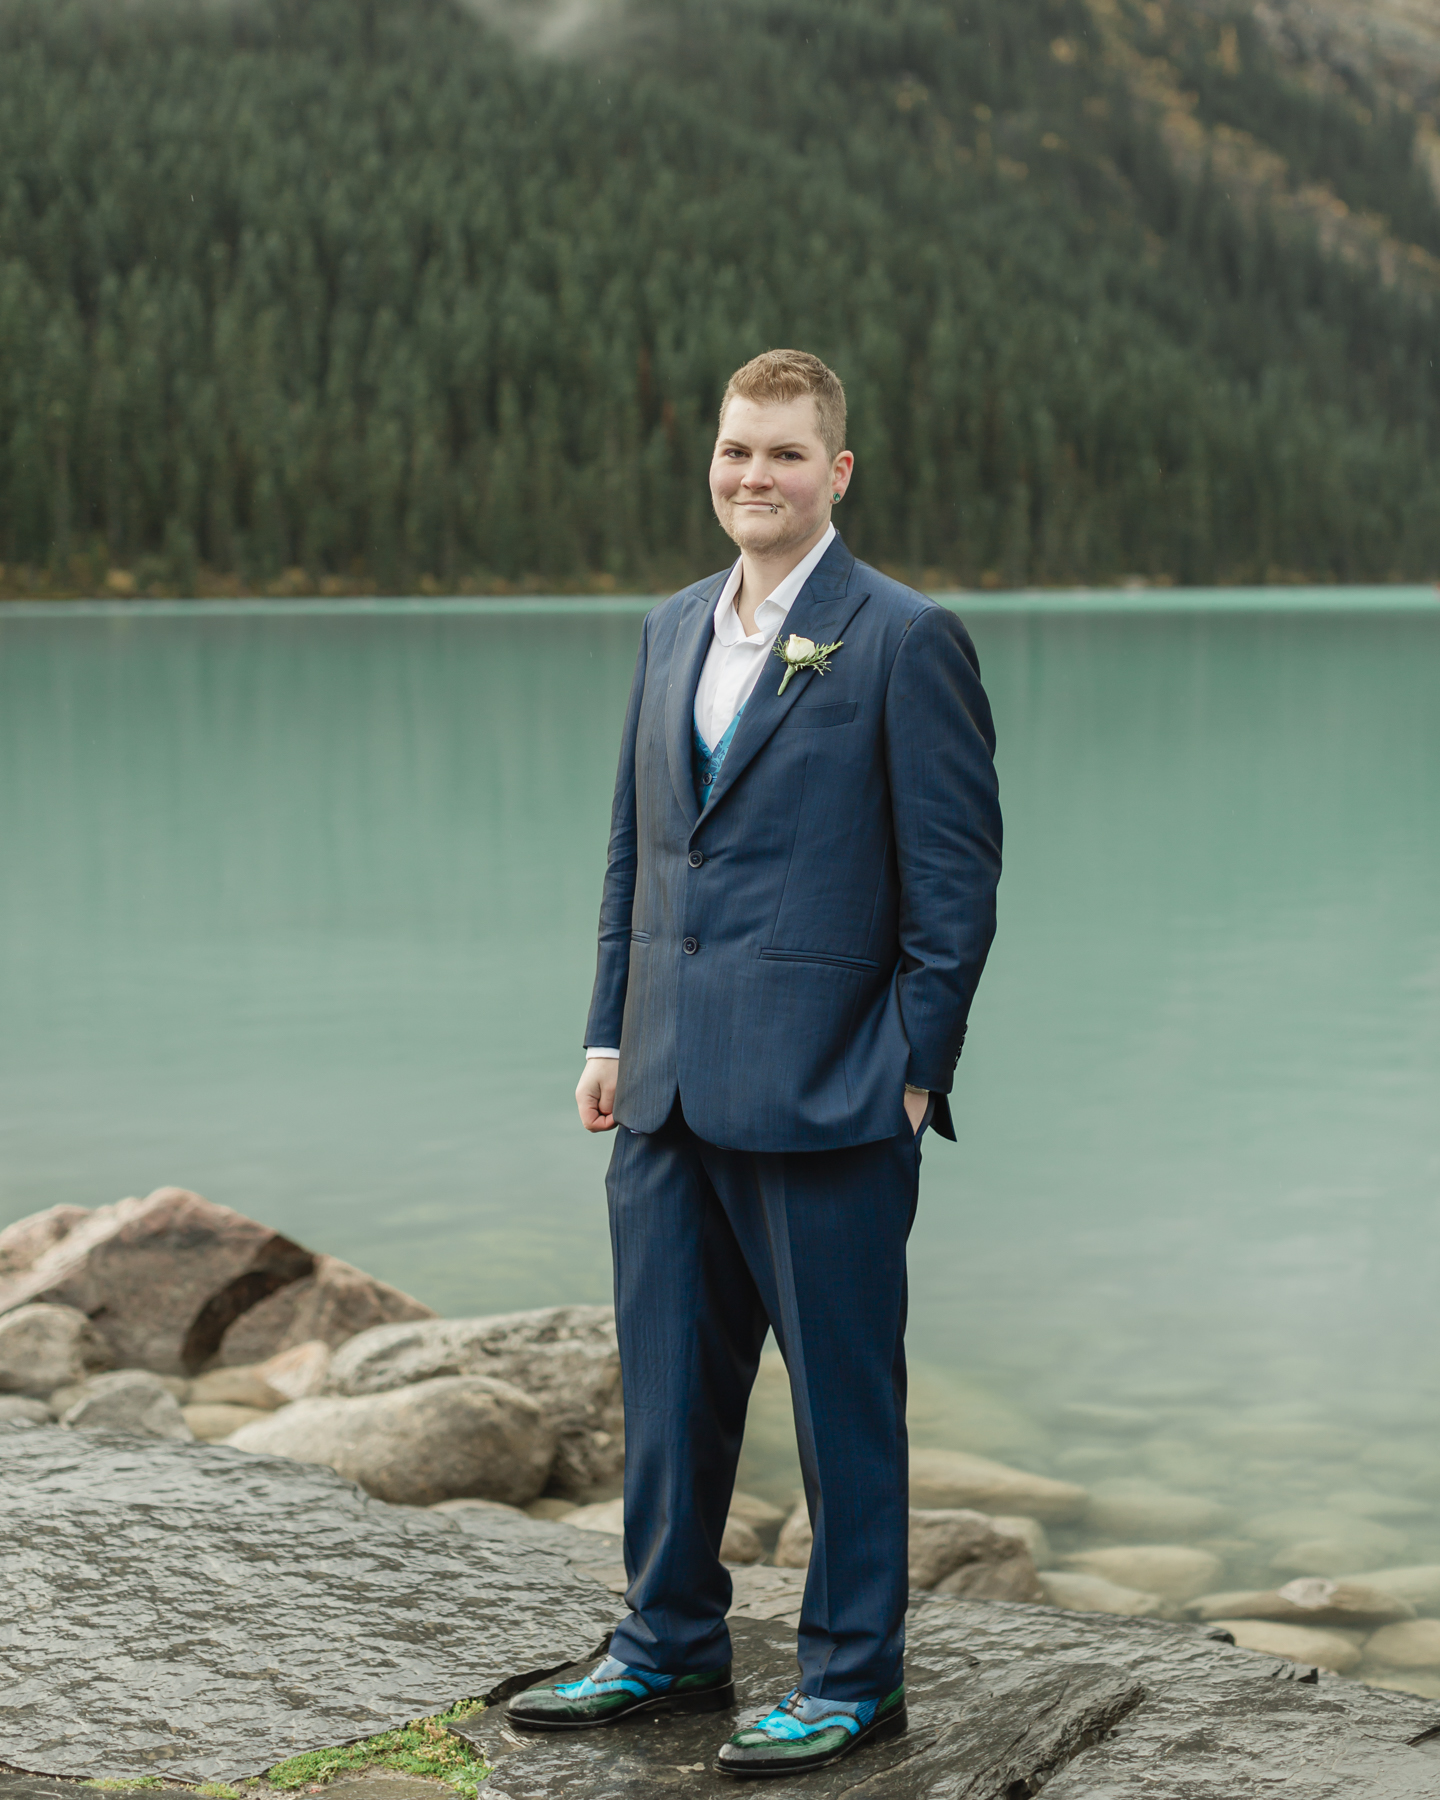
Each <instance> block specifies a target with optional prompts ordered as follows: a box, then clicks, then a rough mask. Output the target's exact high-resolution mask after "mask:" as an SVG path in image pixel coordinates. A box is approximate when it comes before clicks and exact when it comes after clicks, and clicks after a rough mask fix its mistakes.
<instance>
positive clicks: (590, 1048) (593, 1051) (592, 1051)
mask: <svg viewBox="0 0 1440 1800" xmlns="http://www.w3.org/2000/svg"><path fill="white" fill-rule="evenodd" d="M585 1056H586V1059H587V1060H588V1059H589V1058H590V1057H592V1056H608V1057H610V1058H611V1059H612V1060H613V1061H614V1062H619V1060H620V1052H619V1051H618V1050H602V1049H599V1048H598V1047H597V1046H596V1045H594V1044H587V1045H586V1046H585Z"/></svg>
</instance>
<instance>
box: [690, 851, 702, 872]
mask: <svg viewBox="0 0 1440 1800" xmlns="http://www.w3.org/2000/svg"><path fill="white" fill-rule="evenodd" d="M704 860H705V858H704V857H703V856H702V855H701V854H700V852H699V851H698V850H692V851H691V852H690V867H691V868H692V869H698V868H699V867H700V865H701V863H703V862H704Z"/></svg>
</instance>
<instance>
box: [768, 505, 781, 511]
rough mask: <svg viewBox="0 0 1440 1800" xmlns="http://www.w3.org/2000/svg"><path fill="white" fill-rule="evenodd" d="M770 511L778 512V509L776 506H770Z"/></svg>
mask: <svg viewBox="0 0 1440 1800" xmlns="http://www.w3.org/2000/svg"><path fill="white" fill-rule="evenodd" d="M770 510H771V512H779V510H780V508H779V507H778V506H772V507H771V508H770Z"/></svg>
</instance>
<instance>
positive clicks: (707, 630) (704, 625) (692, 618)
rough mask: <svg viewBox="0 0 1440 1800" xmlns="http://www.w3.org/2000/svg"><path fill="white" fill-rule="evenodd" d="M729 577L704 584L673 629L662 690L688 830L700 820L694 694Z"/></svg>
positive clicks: (673, 775) (668, 749)
mask: <svg viewBox="0 0 1440 1800" xmlns="http://www.w3.org/2000/svg"><path fill="white" fill-rule="evenodd" d="M729 575H730V571H729V569H724V570H722V571H721V573H720V574H718V575H716V576H714V577H713V578H712V579H711V580H709V581H707V582H706V583H705V586H704V587H703V588H702V589H701V591H700V593H699V595H698V596H697V598H696V599H695V600H694V601H693V602H692V603H691V605H690V608H689V609H688V611H687V612H686V613H685V614H684V616H683V617H682V618H681V619H680V620H679V621H678V622H677V624H676V626H675V648H674V650H673V651H672V652H671V656H670V683H669V686H668V687H667V688H666V690H665V754H666V758H667V760H668V761H669V764H670V780H671V782H672V784H673V786H674V788H675V798H676V799H677V800H678V801H679V802H680V809H681V811H682V812H683V813H684V814H685V817H686V818H687V819H688V820H689V821H690V823H691V825H692V826H693V825H694V823H695V821H696V819H698V818H699V816H700V802H699V801H698V800H697V799H696V798H695V775H694V763H693V760H692V754H691V751H692V745H693V742H694V735H695V690H696V688H698V687H699V685H700V671H701V670H702V669H703V668H704V667H705V656H706V653H707V652H708V650H709V648H710V640H711V638H712V637H713V636H714V615H715V602H716V601H717V600H718V599H719V598H720V590H721V588H723V587H724V585H725V583H726V581H727V580H728V579H729ZM737 736H738V733H737Z"/></svg>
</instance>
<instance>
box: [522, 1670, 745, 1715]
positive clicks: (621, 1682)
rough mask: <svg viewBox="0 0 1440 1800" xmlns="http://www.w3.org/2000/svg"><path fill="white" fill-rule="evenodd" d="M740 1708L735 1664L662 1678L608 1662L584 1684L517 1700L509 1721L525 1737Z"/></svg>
mask: <svg viewBox="0 0 1440 1800" xmlns="http://www.w3.org/2000/svg"><path fill="white" fill-rule="evenodd" d="M734 1704H735V1683H734V1682H733V1681H732V1680H731V1679H730V1665H729V1663H726V1665H725V1667H724V1668H723V1669H709V1670H707V1671H706V1672H705V1673H704V1674H703V1675H657V1674H656V1673H655V1672H654V1670H652V1669H632V1668H630V1667H629V1666H628V1665H627V1664H625V1663H622V1662H620V1661H618V1660H617V1659H616V1658H615V1657H613V1656H607V1657H606V1658H605V1660H604V1662H602V1663H599V1664H597V1665H596V1667H595V1668H594V1669H593V1670H591V1672H590V1674H588V1675H585V1676H583V1677H582V1678H581V1679H580V1680H579V1681H558V1682H547V1683H546V1684H545V1686H543V1687H533V1688H526V1689H525V1691H524V1693H523V1694H516V1696H515V1698H514V1699H513V1700H512V1701H511V1702H510V1704H509V1705H508V1706H507V1707H506V1708H505V1721H506V1723H507V1724H509V1725H517V1726H519V1728H520V1729H521V1730H522V1731H585V1730H587V1729H588V1728H589V1727H590V1726H592V1725H613V1724H615V1722H616V1721H617V1720H619V1719H628V1718H629V1717H630V1715H631V1714H632V1713H641V1712H652V1713H655V1712H664V1713H710V1712H724V1711H725V1709H726V1708H727V1707H729V1706H733V1705H734Z"/></svg>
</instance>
